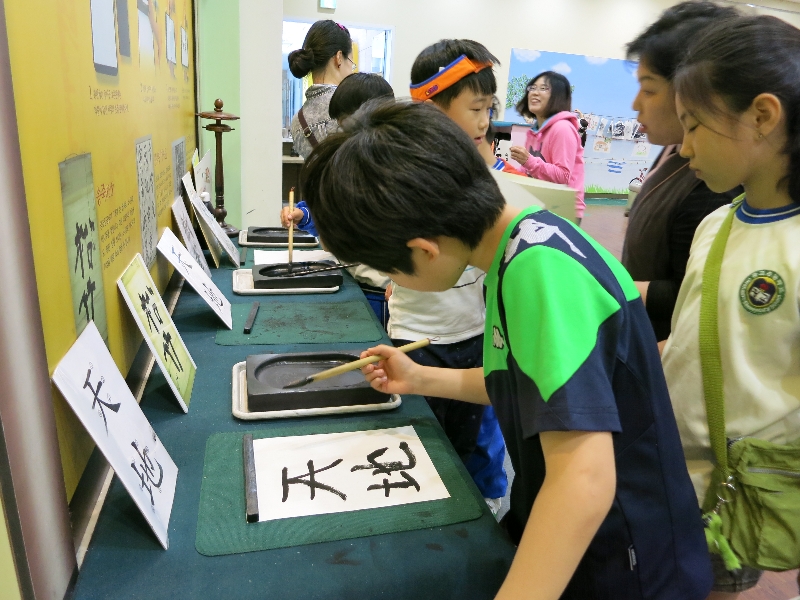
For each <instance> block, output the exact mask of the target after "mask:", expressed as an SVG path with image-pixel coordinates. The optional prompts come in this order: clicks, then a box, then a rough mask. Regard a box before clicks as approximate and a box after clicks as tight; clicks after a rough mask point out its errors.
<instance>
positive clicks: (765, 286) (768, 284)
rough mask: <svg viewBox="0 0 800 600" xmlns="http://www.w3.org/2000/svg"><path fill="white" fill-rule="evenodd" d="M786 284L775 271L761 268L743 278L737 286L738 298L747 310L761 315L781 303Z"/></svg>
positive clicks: (784, 294)
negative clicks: (739, 285)
mask: <svg viewBox="0 0 800 600" xmlns="http://www.w3.org/2000/svg"><path fill="white" fill-rule="evenodd" d="M784 296H786V285H785V284H784V283H783V279H782V278H781V276H780V275H778V274H777V273H776V272H775V271H770V270H766V269H765V270H761V271H756V272H755V273H750V275H748V276H747V278H745V280H744V281H743V282H742V286H741V287H740V288H739V300H740V301H741V303H742V306H744V309H745V310H746V311H747V312H750V313H753V314H754V315H763V314H766V313H768V312H772V311H773V310H775V309H776V308H778V307H779V306H780V305H781V302H783V298H784Z"/></svg>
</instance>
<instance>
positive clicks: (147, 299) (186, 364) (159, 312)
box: [117, 254, 197, 412]
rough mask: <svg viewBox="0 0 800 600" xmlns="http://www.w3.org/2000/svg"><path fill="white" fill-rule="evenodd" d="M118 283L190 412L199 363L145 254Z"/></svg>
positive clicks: (167, 376) (169, 380)
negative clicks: (195, 360)
mask: <svg viewBox="0 0 800 600" xmlns="http://www.w3.org/2000/svg"><path fill="white" fill-rule="evenodd" d="M117 286H118V287H119V291H120V292H122V296H123V297H124V298H125V303H126V304H127V305H128V308H129V309H130V311H131V314H132V315H133V318H134V320H135V321H136V324H137V325H138V326H139V330H140V331H141V332H142V336H144V340H145V342H147V345H148V346H149V347H150V352H152V353H153V355H154V356H155V358H156V362H157V363H158V366H159V367H160V368H161V372H162V373H164V377H165V378H166V380H167V383H169V387H170V388H171V389H172V392H173V393H174V394H175V398H177V400H178V403H179V404H180V405H181V408H182V409H183V412H189V400H190V399H191V397H192V387H193V386H194V376H195V373H196V372H197V366H196V365H195V364H194V361H193V360H192V357H191V356H190V355H189V351H188V350H187V349H186V346H185V345H184V343H183V339H181V336H180V334H179V333H178V329H177V328H176V327H175V323H173V322H172V317H171V316H170V314H169V312H168V311H167V307H166V306H165V305H164V301H163V300H162V299H161V295H160V294H159V293H158V290H157V288H156V284H155V283H154V282H153V279H152V277H150V272H149V271H148V269H147V267H146V266H145V264H144V261H143V260H142V255H141V254H137V255H136V256H135V257H134V258H133V261H131V264H130V265H128V268H127V269H125V272H124V273H122V277H120V278H119V279H118V280H117Z"/></svg>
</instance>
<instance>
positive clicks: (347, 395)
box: [247, 352, 390, 412]
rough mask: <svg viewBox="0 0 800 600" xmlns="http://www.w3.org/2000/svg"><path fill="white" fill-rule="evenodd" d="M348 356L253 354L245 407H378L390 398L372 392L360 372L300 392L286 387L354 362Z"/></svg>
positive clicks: (264, 409) (354, 356)
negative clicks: (299, 380) (364, 405)
mask: <svg viewBox="0 0 800 600" xmlns="http://www.w3.org/2000/svg"><path fill="white" fill-rule="evenodd" d="M358 358H359V356H358V354H355V353H349V352H308V353H299V354H253V355H251V356H248V357H247V406H248V410H249V411H250V412H268V411H278V410H295V409H300V408H327V407H332V406H355V405H359V404H382V403H384V402H388V401H389V399H390V396H389V395H388V394H383V393H381V392H378V391H376V390H373V389H372V388H371V387H370V386H369V384H368V383H367V382H366V381H365V380H364V376H363V375H362V374H361V372H360V371H353V372H350V373H344V374H342V375H339V376H338V377H332V378H330V379H323V380H322V381H314V382H311V383H309V384H308V385H306V386H304V387H302V388H290V389H283V386H285V385H286V384H287V383H290V382H292V381H296V380H297V379H300V378H303V377H307V376H309V375H314V374H315V373H319V372H321V371H324V370H325V369H330V368H333V367H338V366H339V365H342V364H345V363H349V362H352V361H354V360H358Z"/></svg>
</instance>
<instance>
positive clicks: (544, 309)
mask: <svg viewBox="0 0 800 600" xmlns="http://www.w3.org/2000/svg"><path fill="white" fill-rule="evenodd" d="M501 294H502V298H503V305H504V307H505V313H506V324H507V331H506V335H507V336H508V338H509V346H510V348H511V353H512V354H513V355H514V358H515V359H516V362H517V364H518V365H519V366H520V368H521V369H522V371H523V372H524V373H525V374H526V375H527V376H528V377H530V378H531V379H532V380H533V381H534V383H536V385H537V387H538V388H539V391H540V392H541V394H542V398H544V400H545V402H546V401H547V400H549V399H550V396H552V394H553V392H555V391H556V390H558V389H559V388H560V387H562V386H563V385H564V384H565V383H566V382H567V381H569V379H570V378H571V377H572V376H573V375H574V374H575V372H576V371H577V370H578V369H579V368H580V366H581V365H582V364H583V363H584V362H585V361H586V359H587V358H588V357H589V354H591V352H592V350H593V349H594V347H595V344H596V343H597V333H598V330H599V328H600V325H601V324H602V323H603V322H605V321H606V319H608V317H610V316H611V315H613V314H614V313H615V312H617V311H618V310H620V305H619V303H618V302H617V300H616V299H615V298H614V297H613V296H612V295H611V294H609V293H608V292H607V291H606V290H605V289H604V288H603V286H602V285H600V283H599V282H598V281H597V280H596V279H595V278H594V277H593V276H592V274H591V273H589V271H587V270H586V269H585V268H584V267H583V266H582V265H581V264H580V263H578V262H577V261H575V260H574V259H572V258H571V257H569V256H567V255H566V254H565V253H564V252H562V251H560V250H556V249H553V248H549V247H547V246H535V247H532V248H528V249H526V250H524V251H523V252H521V253H520V254H519V255H517V256H516V257H514V259H513V260H512V261H511V263H510V264H509V266H508V268H507V269H506V271H505V273H504V275H503V280H502V290H501Z"/></svg>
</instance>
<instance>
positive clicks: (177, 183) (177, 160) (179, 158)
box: [172, 137, 186, 198]
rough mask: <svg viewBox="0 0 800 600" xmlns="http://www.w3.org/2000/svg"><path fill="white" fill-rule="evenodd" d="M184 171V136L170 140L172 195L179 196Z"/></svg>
mask: <svg viewBox="0 0 800 600" xmlns="http://www.w3.org/2000/svg"><path fill="white" fill-rule="evenodd" d="M184 173H186V138H185V137H182V138H180V139H177V140H175V141H174V142H172V197H173V198H174V197H175V196H180V195H181V191H182V189H183V188H182V186H181V177H183V174H184Z"/></svg>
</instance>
